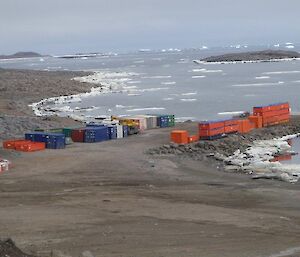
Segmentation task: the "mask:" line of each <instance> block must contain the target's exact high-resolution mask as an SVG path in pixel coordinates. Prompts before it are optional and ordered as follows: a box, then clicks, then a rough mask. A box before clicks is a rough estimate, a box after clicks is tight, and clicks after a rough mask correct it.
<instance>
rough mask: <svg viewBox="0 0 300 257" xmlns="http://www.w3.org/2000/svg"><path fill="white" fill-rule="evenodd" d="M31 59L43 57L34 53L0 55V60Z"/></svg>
mask: <svg viewBox="0 0 300 257" xmlns="http://www.w3.org/2000/svg"><path fill="white" fill-rule="evenodd" d="M33 57H43V55H41V54H38V53H35V52H17V53H15V54H11V55H0V59H15V58H33Z"/></svg>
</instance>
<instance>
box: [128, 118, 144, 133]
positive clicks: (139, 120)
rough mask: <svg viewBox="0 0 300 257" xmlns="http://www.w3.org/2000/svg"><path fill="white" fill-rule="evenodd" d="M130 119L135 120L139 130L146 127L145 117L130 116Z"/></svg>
mask: <svg viewBox="0 0 300 257" xmlns="http://www.w3.org/2000/svg"><path fill="white" fill-rule="evenodd" d="M130 119H131V120H132V121H133V122H136V123H137V125H138V128H139V130H140V131H144V130H146V129H147V120H146V118H145V117H139V116H131V117H130Z"/></svg>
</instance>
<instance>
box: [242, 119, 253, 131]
mask: <svg viewBox="0 0 300 257" xmlns="http://www.w3.org/2000/svg"><path fill="white" fill-rule="evenodd" d="M254 128H255V125H254V123H252V122H251V121H250V120H239V132H240V133H242V134H245V133H249V132H250V131H251V130H252V129H254Z"/></svg>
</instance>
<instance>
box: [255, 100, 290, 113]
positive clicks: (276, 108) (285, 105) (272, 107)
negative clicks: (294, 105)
mask: <svg viewBox="0 0 300 257" xmlns="http://www.w3.org/2000/svg"><path fill="white" fill-rule="evenodd" d="M281 109H290V104H289V103H288V102H286V103H278V104H272V105H268V106H260V107H253V113H262V112H268V111H279V110H281Z"/></svg>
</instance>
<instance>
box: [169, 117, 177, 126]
mask: <svg viewBox="0 0 300 257" xmlns="http://www.w3.org/2000/svg"><path fill="white" fill-rule="evenodd" d="M168 126H169V127H174V126H175V115H168Z"/></svg>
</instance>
